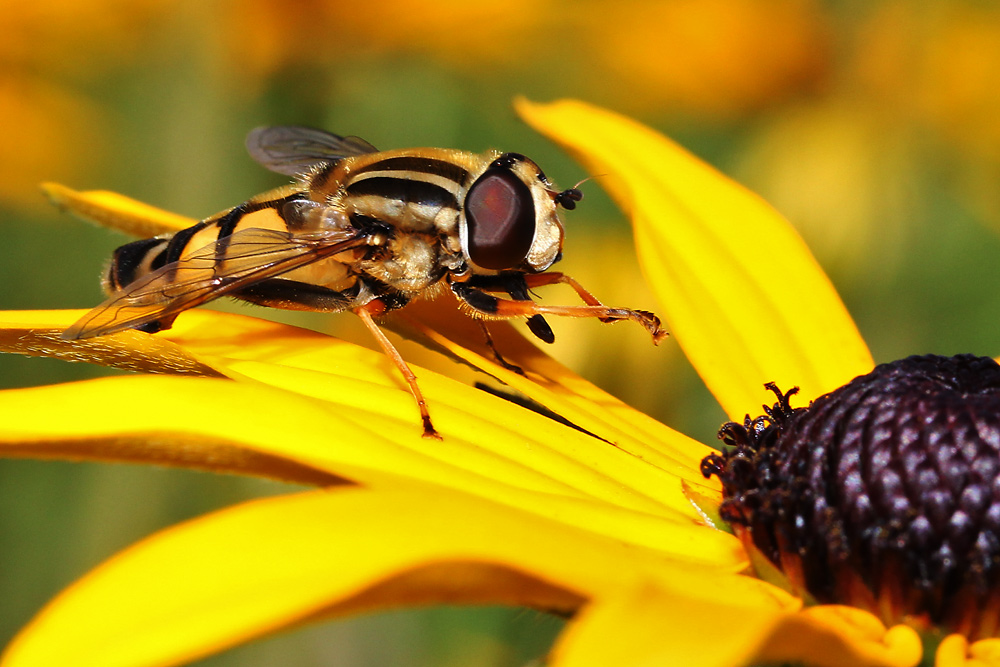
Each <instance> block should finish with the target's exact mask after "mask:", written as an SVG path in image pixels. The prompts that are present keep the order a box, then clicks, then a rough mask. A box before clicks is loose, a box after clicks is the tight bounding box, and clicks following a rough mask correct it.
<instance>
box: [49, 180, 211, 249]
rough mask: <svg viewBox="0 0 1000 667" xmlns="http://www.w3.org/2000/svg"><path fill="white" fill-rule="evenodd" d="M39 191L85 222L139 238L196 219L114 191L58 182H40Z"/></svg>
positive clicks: (168, 229) (163, 232) (168, 230)
mask: <svg viewBox="0 0 1000 667" xmlns="http://www.w3.org/2000/svg"><path fill="white" fill-rule="evenodd" d="M41 187H42V192H44V193H45V196H47V197H48V198H49V200H50V201H51V202H52V203H53V204H55V205H56V206H58V207H59V208H61V209H63V210H66V211H69V212H70V213H73V214H74V215H77V216H79V217H81V218H83V219H84V220H87V221H88V222H93V223H96V224H98V225H101V226H103V227H108V228H110V229H116V230H118V231H120V232H125V233H126V234H131V235H132V236H139V237H144V238H145V237H150V236H158V235H160V234H165V233H168V232H176V231H180V230H182V229H186V228H187V227H190V226H191V225H193V224H195V223H196V222H198V221H197V220H194V219H193V218H188V217H186V216H183V215H177V214H176V213H170V212H169V211H164V210H163V209H160V208H156V207H155V206H150V205H149V204H144V203H142V202H140V201H136V200H135V199H131V198H129V197H126V196H124V195H120V194H118V193H116V192H108V191H107V190H89V191H85V192H81V191H78V190H73V189H71V188H67V187H66V186H65V185H59V184H58V183H43V184H42V186H41Z"/></svg>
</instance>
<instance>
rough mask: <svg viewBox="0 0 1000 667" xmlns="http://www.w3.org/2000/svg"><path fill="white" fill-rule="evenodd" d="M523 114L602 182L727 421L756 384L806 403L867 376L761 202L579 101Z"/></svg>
mask: <svg viewBox="0 0 1000 667" xmlns="http://www.w3.org/2000/svg"><path fill="white" fill-rule="evenodd" d="M517 108H518V111H519V112H520V114H521V116H522V117H523V118H524V119H525V120H527V122H528V123H530V124H531V125H532V126H533V127H534V128H535V129H537V130H538V131H540V132H542V133H543V134H545V135H546V136H548V137H549V138H551V139H552V140H553V141H556V142H557V143H559V144H560V145H562V146H563V147H565V148H566V149H567V150H568V151H569V152H570V153H572V154H573V155H574V156H575V157H576V158H577V159H579V160H580V161H581V162H582V163H583V164H584V165H585V166H586V167H587V168H588V169H589V170H590V171H591V172H592V173H595V174H606V176H605V177H604V178H602V179H600V182H601V184H602V185H604V186H605V187H606V188H607V189H608V190H609V192H610V193H611V195H612V197H614V199H615V200H616V201H617V202H618V204H619V206H621V207H622V209H623V210H625V211H626V212H627V213H628V214H629V215H630V216H631V218H632V221H633V224H634V226H635V232H636V244H637V247H638V251H639V258H640V261H641V262H642V264H643V268H644V270H645V273H646V276H647V279H648V280H649V281H650V282H651V284H652V285H653V288H654V290H655V291H656V293H657V295H658V297H659V299H660V301H661V303H662V304H663V306H664V308H665V313H664V314H665V315H666V317H667V320H668V324H669V328H670V329H671V330H672V332H673V333H674V334H675V335H676V338H677V341H678V343H680V345H681V346H682V347H683V349H684V351H685V353H686V354H687V356H688V358H689V359H690V360H691V362H692V363H693V364H694V366H695V368H696V369H697V370H698V372H699V374H701V376H702V378H703V379H704V380H705V383H706V384H707V385H708V387H709V389H710V390H711V391H712V392H713V393H714V394H715V396H716V398H717V399H718V400H719V402H720V403H721V404H722V406H723V408H725V410H726V411H727V412H728V413H729V415H730V416H731V417H733V418H741V417H742V416H743V415H744V414H745V413H747V412H755V411H756V410H757V406H759V405H760V404H761V403H762V402H765V401H767V400H768V397H767V395H766V394H765V392H764V390H763V384H764V383H765V382H776V383H778V384H779V386H781V387H782V388H789V387H792V386H799V387H801V389H802V391H801V393H800V396H801V397H802V398H803V400H810V399H813V398H815V397H817V396H819V395H820V394H822V393H825V392H828V391H832V390H833V389H835V388H837V387H839V386H841V385H842V384H844V383H846V382H847V381H849V380H850V379H852V378H854V377H855V376H857V375H860V374H862V373H866V372H868V371H869V370H871V368H872V365H873V362H872V359H871V355H870V353H869V351H868V348H867V347H866V345H865V343H864V341H863V340H862V339H861V336H860V335H859V334H858V331H857V328H856V327H855V325H854V322H853V321H852V320H851V317H850V315H849V314H848V313H847V311H846V309H845V308H844V305H843V303H842V302H841V300H840V298H839V296H838V295H837V293H836V291H835V290H834V288H833V286H832V285H831V284H830V281H829V280H828V279H827V277H826V276H825V275H824V273H823V271H822V270H821V269H820V267H819V266H818V265H817V263H816V261H815V260H814V259H813V257H812V255H811V254H810V252H809V250H808V248H806V246H805V244H804V243H803V242H802V240H801V238H800V237H799V236H798V235H797V234H796V233H795V231H794V230H793V229H792V228H791V226H790V225H788V223H787V222H786V221H785V220H784V219H783V218H782V217H781V216H780V215H779V214H778V213H777V212H776V211H775V210H774V209H773V208H771V207H770V206H769V205H768V204H767V203H766V202H764V201H763V200H761V199H760V198H759V197H757V196H756V195H754V194H753V193H751V192H749V191H748V190H746V189H745V188H743V187H741V186H739V185H737V184H736V183H734V182H733V181H731V180H729V179H728V178H726V177H725V176H723V175H722V174H720V173H719V172H717V171H716V170H714V169H712V168H711V167H709V166H708V165H706V164H705V163H703V162H701V161H700V160H698V159H697V158H695V157H693V156H692V155H691V154H689V153H688V152H687V151H685V150H683V149H682V148H680V147H679V146H677V145H676V144H675V143H673V142H671V141H670V140H668V139H666V138H665V137H663V136H662V135H660V134H658V133H656V132H654V131H653V130H650V129H648V128H646V127H644V126H642V125H640V124H638V123H636V122H634V121H632V120H629V119H627V118H624V117H622V116H619V115H616V114H614V113H611V112H609V111H605V110H603V109H599V108H597V107H593V106H589V105H586V104H583V103H581V102H575V101H560V102H555V103H552V104H548V105H540V104H532V103H529V102H527V101H523V100H522V101H519V103H518V105H517Z"/></svg>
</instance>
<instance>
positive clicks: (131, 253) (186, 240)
mask: <svg viewBox="0 0 1000 667" xmlns="http://www.w3.org/2000/svg"><path fill="white" fill-rule="evenodd" d="M305 198H306V195H305V193H304V192H303V190H302V188H301V187H300V186H286V187H283V188H278V189H276V190H272V191H270V192H267V193H264V194H262V195H259V196H257V197H254V198H253V199H250V200H248V201H246V202H244V203H242V204H240V205H239V206H236V207H234V208H232V209H229V210H228V211H224V212H222V213H219V214H218V215H215V216H212V217H211V218H208V219H206V220H203V221H201V222H199V223H198V224H196V225H193V226H191V227H188V228H187V229H183V230H181V231H179V232H176V233H174V234H173V235H164V236H158V237H155V238H151V239H143V240H141V241H134V242H133V243H129V244H126V245H123V246H121V247H120V248H118V249H117V250H115V252H114V254H113V255H112V259H111V266H110V268H109V271H108V276H107V282H106V289H107V290H108V291H109V292H117V291H120V290H121V289H122V288H123V287H125V286H126V285H128V284H130V283H132V282H134V281H136V280H138V279H140V278H142V277H144V276H145V275H147V274H149V273H151V272H152V271H156V270H157V269H159V268H161V267H163V266H166V265H168V264H172V263H174V262H182V263H183V260H184V259H185V258H187V257H189V256H191V255H192V254H193V253H196V252H198V251H200V250H202V249H203V248H206V247H209V246H211V245H213V244H217V246H216V248H215V251H216V255H217V258H218V261H219V262H224V261H225V259H226V254H225V250H226V239H228V238H229V237H231V236H232V235H233V234H234V233H236V232H239V231H242V230H246V229H250V228H257V229H272V230H276V231H297V229H298V228H300V227H301V225H302V221H301V220H297V219H295V218H294V217H292V216H291V215H290V213H291V212H293V211H294V210H295V209H294V207H288V206H286V205H287V204H289V203H293V202H295V201H301V200H303V199H305ZM307 231H308V230H307ZM220 241H221V243H218V242H220ZM283 277H286V278H289V279H293V280H300V281H303V282H307V283H311V284H316V285H333V286H335V287H337V288H340V287H342V285H340V284H339V283H341V282H342V281H343V280H344V279H345V277H346V269H345V268H344V265H343V264H342V263H341V262H339V261H336V259H334V258H332V257H331V258H326V259H322V260H319V261H317V262H314V263H312V264H310V265H309V266H305V267H302V268H299V269H295V270H294V271H290V272H288V273H287V274H285V275H284V276H283Z"/></svg>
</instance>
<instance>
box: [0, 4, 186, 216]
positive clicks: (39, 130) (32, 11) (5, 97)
mask: <svg viewBox="0 0 1000 667" xmlns="http://www.w3.org/2000/svg"><path fill="white" fill-rule="evenodd" d="M165 4H169V0H141V1H140V2H132V1H130V0H95V1H94V2H73V1H72V0H41V1H40V2H8V3H4V5H3V7H2V8H0V33H2V34H3V39H2V40H0V127H3V128H4V140H3V141H2V142H0V203H10V204H17V205H32V204H34V205H37V204H39V203H41V202H40V198H39V197H38V194H37V192H38V191H37V189H36V185H37V183H38V182H39V181H40V180H43V179H45V178H63V179H76V178H79V176H80V174H81V173H84V172H85V171H86V170H89V169H93V168H94V166H95V165H96V164H97V163H98V161H99V159H100V153H101V143H102V142H101V138H102V132H103V130H104V128H103V122H104V118H103V117H102V114H101V112H100V110H99V108H98V106H97V105H96V104H95V103H94V102H93V101H92V100H91V99H89V98H88V97H87V95H86V94H84V93H82V92H80V90H79V87H78V86H79V83H80V82H82V81H87V80H92V79H94V78H96V77H97V76H98V72H106V71H107V68H108V67H109V66H113V65H117V64H118V63H120V62H121V61H122V60H124V59H125V58H126V56H127V55H128V54H129V53H130V52H131V50H132V49H133V48H134V47H136V46H137V45H138V44H139V43H141V38H142V28H143V27H145V26H146V25H148V21H149V19H150V18H151V16H153V15H155V13H156V12H157V11H158V10H159V8H160V7H161V6H163V5H165Z"/></svg>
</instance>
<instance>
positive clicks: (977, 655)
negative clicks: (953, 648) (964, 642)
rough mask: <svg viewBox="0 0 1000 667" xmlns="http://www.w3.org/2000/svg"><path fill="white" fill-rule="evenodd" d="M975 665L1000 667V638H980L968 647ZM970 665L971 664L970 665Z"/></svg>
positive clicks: (978, 666)
mask: <svg viewBox="0 0 1000 667" xmlns="http://www.w3.org/2000/svg"><path fill="white" fill-rule="evenodd" d="M969 656H970V657H971V658H972V661H978V662H972V661H970V662H972V665H975V667H980V666H982V667H1000V639H981V640H979V641H978V642H975V643H973V644H972V646H970V647H969ZM970 667H971V666H970Z"/></svg>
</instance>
